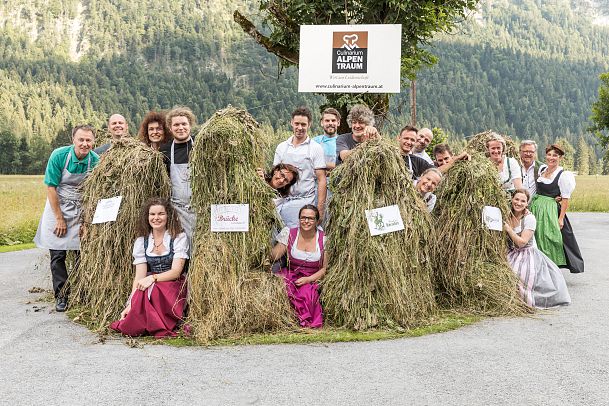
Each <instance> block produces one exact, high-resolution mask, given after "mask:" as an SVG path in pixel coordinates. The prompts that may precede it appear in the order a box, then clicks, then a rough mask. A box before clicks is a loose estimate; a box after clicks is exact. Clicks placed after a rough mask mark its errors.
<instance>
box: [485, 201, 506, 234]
mask: <svg viewBox="0 0 609 406" xmlns="http://www.w3.org/2000/svg"><path fill="white" fill-rule="evenodd" d="M482 222H483V223H484V224H485V225H486V227H487V228H488V229H489V230H495V231H501V230H503V221H502V219H501V210H500V209H499V207H493V206H484V209H482Z"/></svg>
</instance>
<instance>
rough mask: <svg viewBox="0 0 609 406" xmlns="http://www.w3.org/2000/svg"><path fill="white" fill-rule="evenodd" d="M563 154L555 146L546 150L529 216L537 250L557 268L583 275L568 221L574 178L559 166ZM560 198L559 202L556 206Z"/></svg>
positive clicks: (579, 257) (578, 253)
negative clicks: (534, 221)
mask: <svg viewBox="0 0 609 406" xmlns="http://www.w3.org/2000/svg"><path fill="white" fill-rule="evenodd" d="M564 154H565V153H564V151H563V150H562V148H561V147H559V146H558V145H556V144H552V145H550V146H548V147H547V148H546V165H542V166H541V167H540V168H539V177H538V178H537V194H536V195H535V196H534V198H533V201H532V203H531V212H532V213H533V214H534V215H535V218H536V219H537V229H536V230H535V240H536V241H537V246H538V247H539V249H540V250H541V251H542V252H543V253H544V254H546V256H548V257H549V258H550V259H551V260H552V261H554V263H555V264H556V265H558V267H559V268H567V269H569V270H570V271H571V273H581V272H584V260H583V258H582V255H581V252H580V250H579V246H578V244H577V240H576V239H575V235H574V234H573V229H572V227H571V223H570V222H569V219H568V218H567V208H568V207H569V199H570V198H571V193H573V190H574V189H575V177H574V176H573V173H571V172H568V171H565V170H564V169H563V168H562V166H560V165H559V164H560V161H561V159H562V157H563V155H564ZM559 196H560V197H561V200H560V202H559V203H557V202H556V198H557V197H559Z"/></svg>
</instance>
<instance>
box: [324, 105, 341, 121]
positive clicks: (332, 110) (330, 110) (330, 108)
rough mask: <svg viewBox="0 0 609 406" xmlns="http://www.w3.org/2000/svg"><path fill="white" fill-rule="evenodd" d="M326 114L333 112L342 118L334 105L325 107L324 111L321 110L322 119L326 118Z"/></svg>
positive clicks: (337, 117)
mask: <svg viewBox="0 0 609 406" xmlns="http://www.w3.org/2000/svg"><path fill="white" fill-rule="evenodd" d="M324 114H332V115H333V116H335V117H336V119H337V120H339V121H340V119H341V117H340V113H339V112H338V110H336V109H335V108H334V107H328V108H327V109H324V111H322V112H321V118H322V119H323V118H324Z"/></svg>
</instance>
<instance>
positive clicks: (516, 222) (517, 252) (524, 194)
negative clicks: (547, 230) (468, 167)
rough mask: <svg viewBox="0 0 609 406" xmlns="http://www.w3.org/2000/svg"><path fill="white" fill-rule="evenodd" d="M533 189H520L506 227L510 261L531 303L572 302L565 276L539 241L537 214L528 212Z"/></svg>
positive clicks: (524, 297)
mask: <svg viewBox="0 0 609 406" xmlns="http://www.w3.org/2000/svg"><path fill="white" fill-rule="evenodd" d="M529 197H530V195H529V192H528V191H527V190H525V189H516V191H515V192H514V195H513V196H512V211H511V215H510V217H508V220H507V221H506V222H505V223H504V224H503V229H504V230H505V232H506V233H507V234H508V236H509V237H510V240H509V242H510V244H509V251H508V262H509V263H510V266H511V267H512V270H513V271H514V273H515V274H516V275H517V276H518V278H519V279H520V283H519V284H518V288H519V290H520V294H521V295H522V298H523V300H524V301H525V302H526V304H528V305H529V306H531V307H538V308H548V307H554V306H558V305H566V304H569V303H571V297H570V296H569V291H568V290H567V284H566V282H565V278H564V277H563V276H562V273H560V269H558V267H557V266H556V264H554V262H552V260H551V259H550V258H548V257H547V256H545V255H544V253H543V252H541V251H539V250H538V249H537V246H536V245H535V237H534V235H533V234H534V233H535V229H536V228H537V227H536V226H537V222H536V220H535V216H534V215H532V214H531V213H529V212H528V210H527V205H528V204H529Z"/></svg>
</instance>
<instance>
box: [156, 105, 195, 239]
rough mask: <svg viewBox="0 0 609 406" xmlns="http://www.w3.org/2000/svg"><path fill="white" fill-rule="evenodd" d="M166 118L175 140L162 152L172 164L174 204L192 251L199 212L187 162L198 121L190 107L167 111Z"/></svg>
mask: <svg viewBox="0 0 609 406" xmlns="http://www.w3.org/2000/svg"><path fill="white" fill-rule="evenodd" d="M166 121H167V127H168V128H169V131H170V132H171V135H172V136H173V140H172V141H171V142H170V143H168V144H167V145H164V146H162V147H161V151H162V152H163V154H164V155H165V158H166V160H167V162H168V163H169V177H170V179H171V203H172V204H173V206H174V207H175V209H176V211H177V212H178V216H179V217H180V222H181V223H182V227H183V228H184V232H185V233H186V235H187V236H188V240H189V243H190V247H191V248H190V249H191V250H192V247H193V244H192V234H193V231H194V228H195V223H196V215H195V212H194V211H193V209H192V207H191V206H190V197H191V196H192V189H191V187H190V164H189V162H188V161H189V158H190V153H191V152H192V143H193V138H192V136H191V134H190V131H191V129H192V127H193V126H194V125H195V122H196V120H195V116H194V114H193V113H192V111H191V110H190V109H188V108H186V107H176V108H174V109H172V110H171V111H170V112H169V113H167V116H166Z"/></svg>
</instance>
